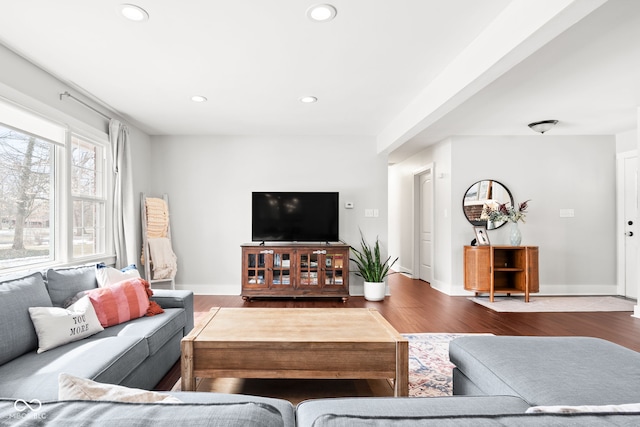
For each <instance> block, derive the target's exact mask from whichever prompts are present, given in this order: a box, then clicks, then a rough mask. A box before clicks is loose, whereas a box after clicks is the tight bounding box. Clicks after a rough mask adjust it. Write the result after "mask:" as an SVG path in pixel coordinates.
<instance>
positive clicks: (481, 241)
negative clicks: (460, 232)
mask: <svg viewBox="0 0 640 427" xmlns="http://www.w3.org/2000/svg"><path fill="white" fill-rule="evenodd" d="M473 230H474V231H475V232H476V241H477V242H478V246H489V245H490V244H491V243H490V242H489V235H488V234H487V227H473Z"/></svg>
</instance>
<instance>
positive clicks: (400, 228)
mask: <svg viewBox="0 0 640 427" xmlns="http://www.w3.org/2000/svg"><path fill="white" fill-rule="evenodd" d="M429 164H433V188H434V191H433V194H434V206H433V213H434V225H435V227H434V236H433V238H434V241H433V253H434V254H435V255H434V265H433V269H432V271H433V280H432V282H431V285H432V286H433V287H435V288H437V289H440V290H442V291H444V292H448V291H449V289H450V285H451V282H452V275H451V273H452V271H451V257H450V256H449V255H448V254H450V253H451V216H452V215H451V214H452V207H451V204H452V201H451V140H445V141H443V142H441V143H439V144H436V145H433V146H431V147H429V148H427V149H426V150H424V151H422V152H420V153H418V154H416V155H414V156H412V157H410V158H409V159H407V160H405V161H403V162H401V163H398V164H396V165H393V166H390V167H389V218H390V221H389V250H390V253H391V254H392V256H394V257H396V256H397V257H399V259H398V264H397V265H398V268H399V269H400V270H401V271H405V272H408V273H411V274H416V275H418V274H419V271H418V270H417V269H414V265H413V259H414V256H415V254H414V249H413V236H414V234H415V233H414V230H413V228H414V227H413V224H414V200H413V199H414V175H415V173H416V171H419V170H420V169H421V168H423V167H424V166H426V165H429ZM454 204H455V203H454ZM442 254H445V256H441V255H442Z"/></svg>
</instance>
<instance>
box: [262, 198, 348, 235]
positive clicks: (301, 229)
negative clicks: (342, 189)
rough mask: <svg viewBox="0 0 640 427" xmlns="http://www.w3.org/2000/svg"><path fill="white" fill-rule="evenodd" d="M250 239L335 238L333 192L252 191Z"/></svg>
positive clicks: (336, 210)
mask: <svg viewBox="0 0 640 427" xmlns="http://www.w3.org/2000/svg"><path fill="white" fill-rule="evenodd" d="M251 212H252V214H251V240H253V241H254V242H336V241H338V240H339V238H338V193H337V192H253V193H252V202H251Z"/></svg>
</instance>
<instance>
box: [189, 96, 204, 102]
mask: <svg viewBox="0 0 640 427" xmlns="http://www.w3.org/2000/svg"><path fill="white" fill-rule="evenodd" d="M191 100H192V101H193V102H207V98H206V97H204V96H202V95H194V96H192V97H191Z"/></svg>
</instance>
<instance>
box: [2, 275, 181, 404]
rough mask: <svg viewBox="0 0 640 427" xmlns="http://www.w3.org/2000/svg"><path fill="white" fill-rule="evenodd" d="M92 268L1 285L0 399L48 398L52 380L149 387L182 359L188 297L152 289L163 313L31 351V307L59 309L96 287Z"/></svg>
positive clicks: (53, 390) (34, 341)
mask: <svg viewBox="0 0 640 427" xmlns="http://www.w3.org/2000/svg"><path fill="white" fill-rule="evenodd" d="M97 286H98V284H97V281H96V275H95V265H91V266H82V267H76V268H66V269H56V270H49V271H47V272H46V273H44V274H42V273H40V272H35V273H33V274H30V275H28V276H23V277H17V278H8V279H4V280H3V281H2V282H1V283H0V343H2V344H1V346H0V397H4V398H14V399H18V398H19V399H39V400H42V401H44V400H54V399H57V396H58V374H59V373H61V372H66V373H68V374H72V375H76V376H79V377H83V378H88V379H92V380H95V381H99V382H103V383H110V384H121V385H125V386H129V387H135V388H143V389H149V388H152V387H155V385H156V384H157V383H158V382H159V381H160V380H161V379H162V378H163V377H164V375H166V373H167V372H168V371H169V370H170V369H171V367H172V366H173V365H174V364H175V363H176V362H177V361H178V360H179V359H180V340H181V339H182V337H183V336H184V335H186V334H187V333H189V331H191V329H193V293H192V292H190V291H178V290H175V291H174V290H155V291H154V296H153V297H152V299H153V300H155V301H156V302H157V303H158V304H159V305H160V306H161V307H163V308H164V310H165V312H164V313H163V314H161V315H157V316H151V317H141V318H139V319H135V320H131V321H128V322H126V323H122V324H119V325H116V326H112V327H109V328H106V329H105V330H104V331H102V332H99V333H98V334H96V335H93V336H91V337H89V338H85V339H82V340H80V341H75V342H71V343H68V344H64V345H62V346H60V347H57V348H54V349H51V350H48V351H45V352H43V353H40V354H38V353H36V349H37V348H38V338H37V335H36V331H35V329H34V326H33V323H32V320H31V318H30V315H29V311H28V308H29V307H52V306H61V305H62V304H63V303H64V301H66V300H68V299H71V298H73V297H74V296H75V295H76V294H77V293H78V292H80V291H84V290H89V289H93V288H96V287H97Z"/></svg>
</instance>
